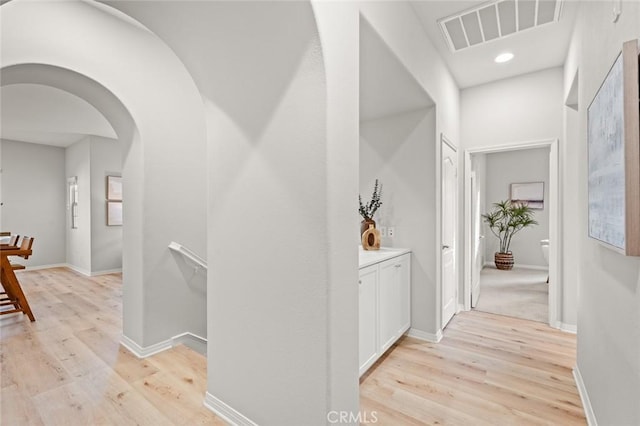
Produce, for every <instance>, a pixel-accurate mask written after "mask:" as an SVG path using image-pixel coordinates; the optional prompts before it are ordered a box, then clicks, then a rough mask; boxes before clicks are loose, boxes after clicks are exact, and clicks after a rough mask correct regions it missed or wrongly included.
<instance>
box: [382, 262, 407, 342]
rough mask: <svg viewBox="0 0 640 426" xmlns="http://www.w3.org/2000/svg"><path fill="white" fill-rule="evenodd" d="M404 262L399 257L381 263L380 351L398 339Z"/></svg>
mask: <svg viewBox="0 0 640 426" xmlns="http://www.w3.org/2000/svg"><path fill="white" fill-rule="evenodd" d="M401 269H402V263H401V262H398V259H397V258H394V259H389V260H386V261H384V262H381V263H380V281H379V283H378V286H379V288H380V291H379V300H378V306H379V309H380V326H379V339H380V346H381V347H380V353H382V352H384V351H386V350H387V349H389V347H390V346H391V345H392V344H393V342H395V341H396V339H397V338H398V337H399V336H398V330H399V329H400V317H401V314H400V303H401V299H400V295H401V290H400V277H401V273H402V271H401Z"/></svg>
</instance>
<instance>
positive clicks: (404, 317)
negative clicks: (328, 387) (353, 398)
mask: <svg viewBox="0 0 640 426" xmlns="http://www.w3.org/2000/svg"><path fill="white" fill-rule="evenodd" d="M363 257H364V258H365V259H364V261H363ZM360 259H361V262H360V265H361V268H360V276H359V284H358V285H359V294H360V299H359V303H360V304H359V312H360V314H359V321H360V324H359V333H360V335H359V366H360V375H362V374H363V373H364V372H365V371H367V369H368V368H369V367H371V365H373V363H374V362H376V360H377V359H378V358H379V357H380V356H381V355H382V354H383V353H384V352H385V351H386V350H387V349H389V348H390V347H391V345H393V344H394V343H395V341H396V340H398V339H399V338H400V337H401V336H402V335H403V334H404V333H405V332H406V331H407V330H408V329H409V326H410V325H411V253H410V252H409V251H408V250H402V249H386V250H384V251H382V252H380V253H375V254H371V252H368V253H366V254H365V255H364V256H361V257H360ZM363 263H364V264H365V265H366V266H363Z"/></svg>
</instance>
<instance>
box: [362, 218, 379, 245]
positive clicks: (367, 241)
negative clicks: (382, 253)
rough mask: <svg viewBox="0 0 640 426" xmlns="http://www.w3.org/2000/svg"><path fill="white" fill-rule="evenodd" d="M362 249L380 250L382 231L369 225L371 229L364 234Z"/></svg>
mask: <svg viewBox="0 0 640 426" xmlns="http://www.w3.org/2000/svg"><path fill="white" fill-rule="evenodd" d="M362 248H363V249H365V250H380V231H378V230H377V229H376V228H374V227H373V224H371V223H370V224H369V229H367V230H366V231H364V232H363V233H362Z"/></svg>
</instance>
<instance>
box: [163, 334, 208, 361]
mask: <svg viewBox="0 0 640 426" xmlns="http://www.w3.org/2000/svg"><path fill="white" fill-rule="evenodd" d="M171 340H172V342H173V345H172V346H178V345H185V346H187V347H189V348H191V349H193V350H194V351H196V352H198V353H199V354H200V355H204V356H207V339H205V338H204V337H200V336H198V335H196V334H193V333H188V332H187V333H182V334H178V335H177V336H173V338H172V339H171Z"/></svg>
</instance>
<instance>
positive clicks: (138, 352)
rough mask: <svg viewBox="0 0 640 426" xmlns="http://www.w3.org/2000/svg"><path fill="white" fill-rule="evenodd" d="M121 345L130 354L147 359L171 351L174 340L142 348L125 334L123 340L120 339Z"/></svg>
mask: <svg viewBox="0 0 640 426" xmlns="http://www.w3.org/2000/svg"><path fill="white" fill-rule="evenodd" d="M120 344H121V345H122V346H124V347H125V348H127V349H128V350H129V352H131V353H132V354H134V355H135V356H137V357H138V358H146V357H148V356H151V355H155V354H157V353H159V352H162V351H166V350H167V349H171V348H172V347H173V339H168V340H165V341H162V342H159V343H156V344H155V345H151V346H147V347H142V346H140V345H138V344H137V343H136V342H134V341H133V340H131V339H130V338H128V337H127V336H125V335H124V334H123V335H122V338H121V339H120Z"/></svg>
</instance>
